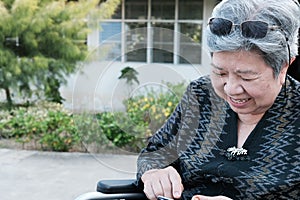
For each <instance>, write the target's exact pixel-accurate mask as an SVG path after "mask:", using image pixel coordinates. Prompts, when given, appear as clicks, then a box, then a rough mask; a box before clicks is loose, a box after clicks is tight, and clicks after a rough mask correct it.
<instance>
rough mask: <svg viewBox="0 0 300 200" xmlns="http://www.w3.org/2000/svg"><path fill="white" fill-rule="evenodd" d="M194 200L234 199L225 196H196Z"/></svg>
mask: <svg viewBox="0 0 300 200" xmlns="http://www.w3.org/2000/svg"><path fill="white" fill-rule="evenodd" d="M192 200H232V199H230V198H228V197H225V196H214V197H209V196H204V195H195V196H193V198H192Z"/></svg>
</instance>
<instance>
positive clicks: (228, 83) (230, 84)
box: [224, 76, 244, 96]
mask: <svg viewBox="0 0 300 200" xmlns="http://www.w3.org/2000/svg"><path fill="white" fill-rule="evenodd" d="M224 92H225V93H226V94H227V95H229V96H234V95H238V94H241V93H243V92H244V88H243V86H242V85H241V83H240V81H239V80H238V78H237V77H235V76H228V78H227V79H226V80H224Z"/></svg>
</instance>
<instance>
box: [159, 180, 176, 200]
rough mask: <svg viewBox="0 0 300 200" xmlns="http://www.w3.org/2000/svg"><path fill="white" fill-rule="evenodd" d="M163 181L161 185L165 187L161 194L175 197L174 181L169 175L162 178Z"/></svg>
mask: <svg viewBox="0 0 300 200" xmlns="http://www.w3.org/2000/svg"><path fill="white" fill-rule="evenodd" d="M160 182H161V186H162V188H163V194H161V195H162V196H164V197H168V198H173V194H172V183H171V181H170V180H169V178H168V177H166V178H163V179H161V180H160Z"/></svg>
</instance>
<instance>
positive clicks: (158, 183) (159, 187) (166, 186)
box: [141, 167, 183, 200]
mask: <svg viewBox="0 0 300 200" xmlns="http://www.w3.org/2000/svg"><path fill="white" fill-rule="evenodd" d="M141 179H142V181H143V183H144V193H145V194H146V196H147V198H148V199H151V200H154V199H157V196H165V197H168V198H172V199H173V198H174V199H179V198H180V196H181V193H182V191H183V185H182V183H181V178H180V175H179V173H178V172H177V171H176V170H175V169H174V168H173V167H167V168H164V169H152V170H149V171H146V172H145V173H144V174H143V176H142V178H141Z"/></svg>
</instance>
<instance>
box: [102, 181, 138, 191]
mask: <svg viewBox="0 0 300 200" xmlns="http://www.w3.org/2000/svg"><path fill="white" fill-rule="evenodd" d="M135 182H136V180H135V179H123V180H101V181H99V182H98V183H97V192H102V193H106V194H115V193H141V192H143V191H142V190H140V189H139V188H138V187H137V185H136V184H135Z"/></svg>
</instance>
